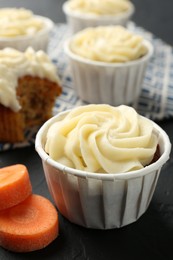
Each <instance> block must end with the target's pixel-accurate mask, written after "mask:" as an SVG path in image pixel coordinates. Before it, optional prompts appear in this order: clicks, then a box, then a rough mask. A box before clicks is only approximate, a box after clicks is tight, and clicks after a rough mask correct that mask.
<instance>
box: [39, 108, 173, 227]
mask: <svg viewBox="0 0 173 260" xmlns="http://www.w3.org/2000/svg"><path fill="white" fill-rule="evenodd" d="M67 113H68V111H66V112H61V113H59V114H58V115H57V116H55V117H52V118H51V119H49V120H48V121H47V122H46V123H45V124H44V125H43V126H42V127H41V128H40V130H39V131H38V133H37V136H36V142H35V147H36V151H37V152H38V154H39V155H40V157H41V159H42V163H43V168H44V173H45V177H46V181H47V184H48V188H49V191H50V193H51V195H52V197H53V199H54V202H55V204H56V206H57V208H58V209H59V211H60V213H61V214H62V215H63V216H65V217H66V218H67V219H68V220H69V221H71V222H73V223H75V224H78V225H81V226H84V227H87V228H96V229H111V228H119V227H122V226H125V225H127V224H130V223H132V222H134V221H136V220H137V219H138V218H139V217H140V216H141V215H142V214H143V213H144V212H145V211H146V210H147V208H148V206H149V203H150V201H151V199H152V196H153V193H154V190H155V187H156V184H157V180H158V177H159V174H160V170H161V168H162V166H163V165H164V164H165V163H166V161H167V160H168V159H169V154H170V150H171V144H170V141H169V137H168V136H167V134H166V133H165V132H164V130H162V129H161V128H160V127H159V126H158V125H157V124H155V123H154V122H153V126H154V131H155V133H156V134H157V136H158V143H159V147H160V158H159V159H158V160H157V161H156V162H155V163H152V164H151V165H149V166H146V167H144V168H143V169H141V170H136V171H132V172H128V173H117V174H113V173H111V174H105V173H102V174H101V173H100V174H97V173H89V172H85V171H80V170H76V169H72V168H69V167H66V166H64V165H62V164H60V163H58V162H56V161H54V160H52V159H51V158H50V157H49V155H48V154H47V153H45V151H44V146H45V142H46V135H47V131H48V129H49V127H50V126H51V125H52V124H53V123H55V122H56V121H59V120H62V119H63V118H64V116H65V115H66V114H67Z"/></svg>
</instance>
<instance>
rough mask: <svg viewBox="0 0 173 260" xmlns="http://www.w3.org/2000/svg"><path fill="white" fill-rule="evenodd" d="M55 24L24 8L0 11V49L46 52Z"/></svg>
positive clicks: (2, 9)
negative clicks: (28, 49)
mask: <svg viewBox="0 0 173 260" xmlns="http://www.w3.org/2000/svg"><path fill="white" fill-rule="evenodd" d="M52 28H53V22H52V21H51V20H50V19H48V18H47V17H42V16H38V15H35V14H33V12H32V11H31V10H28V9H24V8H1V9H0V48H1V49H2V48H5V47H12V48H15V49H18V50H20V51H24V50H25V49H26V48H27V47H28V46H31V47H33V48H34V49H35V50H39V49H42V50H44V51H45V50H46V49H47V45H48V40H49V33H50V31H51V29H52Z"/></svg>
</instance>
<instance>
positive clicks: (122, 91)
mask: <svg viewBox="0 0 173 260" xmlns="http://www.w3.org/2000/svg"><path fill="white" fill-rule="evenodd" d="M65 52H66V54H67V56H68V57H69V61H70V65H71V70H72V76H73V80H74V89H75V90H76V93H77V95H78V96H79V97H80V98H81V99H82V100H84V101H87V102H89V103H108V104H110V105H120V104H127V105H129V104H130V105H132V104H134V103H135V102H136V101H137V99H138V97H139V94H140V90H141V83H142V81H143V78H144V74H145V70H146V66H147V63H148V61H149V59H150V57H151V55H152V53H153V47H152V44H151V43H150V42H149V41H146V40H145V39H144V38H143V37H141V36H139V35H137V34H135V33H134V32H131V31H129V30H128V29H126V28H125V27H122V26H99V27H92V28H87V29H84V30H82V31H80V32H78V33H76V34H74V35H73V36H72V37H71V38H70V39H69V40H68V41H67V43H66V45H65Z"/></svg>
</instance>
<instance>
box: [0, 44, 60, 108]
mask: <svg viewBox="0 0 173 260" xmlns="http://www.w3.org/2000/svg"><path fill="white" fill-rule="evenodd" d="M25 75H29V76H38V77H40V78H46V79H49V80H50V81H52V82H56V83H58V84H59V78H58V75H57V71H56V67H55V66H54V65H53V63H52V62H51V60H50V59H49V57H48V55H47V54H46V53H45V52H43V51H42V50H40V51H37V52H36V51H34V50H33V49H32V48H31V47H29V48H28V49H27V50H26V51H25V52H20V51H18V50H15V49H12V48H5V49H3V50H0V104H2V105H4V106H6V107H9V108H11V109H12V110H13V111H18V110H19V109H20V104H19V101H18V99H17V96H16V88H17V85H18V79H19V78H20V77H22V76H25Z"/></svg>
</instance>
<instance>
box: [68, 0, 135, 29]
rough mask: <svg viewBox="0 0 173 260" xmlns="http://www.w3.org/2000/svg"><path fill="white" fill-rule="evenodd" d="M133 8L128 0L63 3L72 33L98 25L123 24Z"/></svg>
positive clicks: (70, 1) (127, 19)
mask: <svg viewBox="0 0 173 260" xmlns="http://www.w3.org/2000/svg"><path fill="white" fill-rule="evenodd" d="M134 10H135V8H134V5H133V4H132V3H131V2H130V1H128V0H101V1H99V0H69V1H67V2H65V3H64V5H63V11H64V13H65V15H66V18H67V22H68V24H69V26H70V28H71V30H72V33H76V32H77V31H80V30H82V29H84V28H87V27H94V26H100V25H110V24H114V25H123V26H125V25H126V24H127V22H128V21H129V20H130V18H131V17H132V15H133V13H134Z"/></svg>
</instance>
